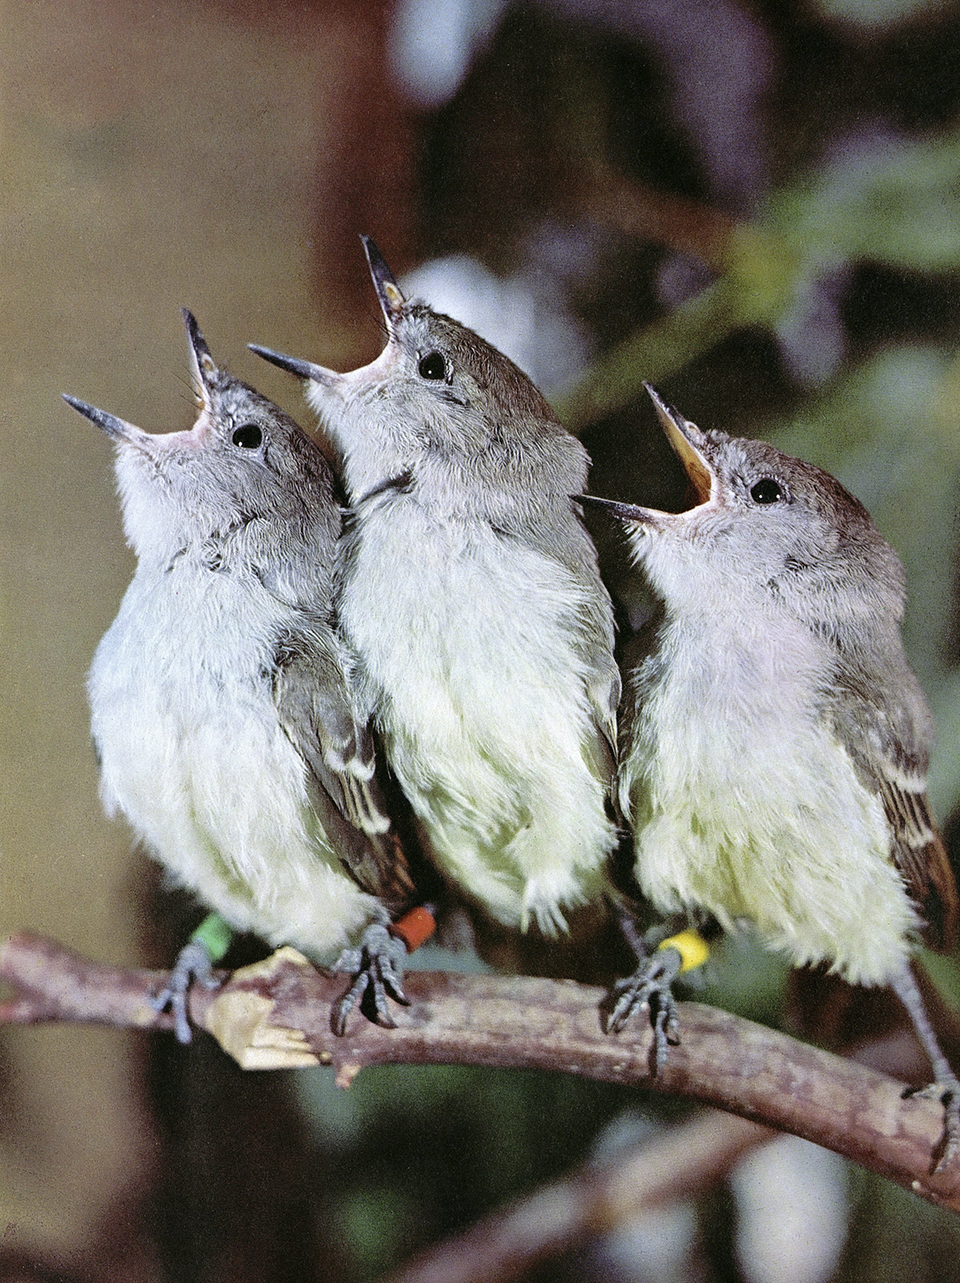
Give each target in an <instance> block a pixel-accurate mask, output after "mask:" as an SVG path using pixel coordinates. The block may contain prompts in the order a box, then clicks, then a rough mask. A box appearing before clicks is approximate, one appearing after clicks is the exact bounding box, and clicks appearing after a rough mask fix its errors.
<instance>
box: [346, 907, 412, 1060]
mask: <svg viewBox="0 0 960 1283" xmlns="http://www.w3.org/2000/svg"><path fill="white" fill-rule="evenodd" d="M406 960H407V946H406V944H405V943H404V941H403V940H402V939H400V938H399V937H398V936H395V935H393V934H392V932H391V931H390V930H389V928H388V927H386V926H384V925H383V924H382V923H380V922H372V923H371V924H370V926H368V927H367V929H366V930H365V931H364V933H363V936H362V938H361V940H360V943H359V945H357V947H356V948H355V949H344V951H343V953H341V955H340V957H339V958H338V959H337V960H336V962H335V963H333V965H332V967H331V968H330V970H331V971H333V972H347V973H349V974H350V975H352V976H353V980H352V982H351V984H350V988H349V989H348V990H347V991H346V993H345V994H344V995H343V997H342V998H340V999H339V1000H338V1001H337V1002H335V1003H334V1004H333V1007H332V1008H331V1011H330V1028H331V1029H332V1030H333V1032H334V1033H335V1034H336V1035H337V1036H338V1037H340V1036H342V1035H343V1033H344V1031H345V1030H346V1027H347V1018H348V1017H349V1015H350V1012H351V1011H352V1010H353V1009H354V1007H355V1006H357V1004H358V1003H359V1004H360V1010H361V1011H362V1012H363V1014H364V1015H365V1016H366V1017H367V1019H368V1020H372V1021H373V1022H374V1024H377V1025H382V1026H383V1028H384V1029H395V1028H396V1024H395V1022H394V1020H393V1017H392V1016H391V1015H390V1005H389V1003H388V1001H387V1000H388V997H389V998H392V999H393V1000H394V1001H395V1002H399V1003H401V1004H402V1005H403V1006H405V1007H407V1006H409V1005H410V1000H409V999H408V998H407V996H406V994H405V993H404V992H403V972H404V967H405V965H406Z"/></svg>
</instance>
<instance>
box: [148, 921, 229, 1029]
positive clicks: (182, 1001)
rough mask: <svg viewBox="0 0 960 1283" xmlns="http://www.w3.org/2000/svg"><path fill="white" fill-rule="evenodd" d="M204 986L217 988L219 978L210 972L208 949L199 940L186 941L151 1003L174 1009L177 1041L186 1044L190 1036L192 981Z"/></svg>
mask: <svg viewBox="0 0 960 1283" xmlns="http://www.w3.org/2000/svg"><path fill="white" fill-rule="evenodd" d="M195 980H196V981H198V982H199V983H200V984H202V985H204V986H205V987H206V988H207V989H217V988H218V987H219V985H220V981H219V980H218V979H217V978H216V976H215V975H214V974H213V960H212V958H211V956H210V950H209V949H208V948H207V946H206V945H205V944H204V943H203V941H202V940H196V939H194V940H189V941H188V942H187V943H186V944H185V945H184V946H183V948H182V949H181V950H180V952H179V953H178V954H177V960H176V962H175V963H174V964H173V968H172V970H171V972H170V979H169V980H168V981H167V983H166V986H165V987H164V988H163V989H161V991H160V992H159V993H158V994H157V995H156V996H155V997H154V998H153V999H151V1003H150V1005H151V1006H152V1007H153V1009H154V1010H155V1011H166V1009H167V1008H168V1007H169V1008H170V1010H171V1011H172V1012H173V1030H174V1033H175V1034H176V1037H177V1042H179V1043H183V1044H186V1043H188V1042H190V1040H191V1038H192V1036H193V1035H192V1032H191V1029H190V1020H189V1017H188V1015H187V994H188V993H189V991H190V986H191V985H192V984H193V982H194V981H195Z"/></svg>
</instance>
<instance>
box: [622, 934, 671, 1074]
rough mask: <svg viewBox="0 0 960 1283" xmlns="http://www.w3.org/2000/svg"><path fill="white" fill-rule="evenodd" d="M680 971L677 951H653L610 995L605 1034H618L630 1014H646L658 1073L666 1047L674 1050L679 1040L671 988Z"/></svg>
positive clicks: (665, 1056) (661, 1067) (665, 1059)
mask: <svg viewBox="0 0 960 1283" xmlns="http://www.w3.org/2000/svg"><path fill="white" fill-rule="evenodd" d="M682 968H683V958H682V957H681V955H680V951H679V950H678V949H673V948H666V949H657V951H656V952H655V953H654V954H653V955H652V957H649V958H642V959H641V960H640V964H639V966H638V967H637V969H636V971H635V972H634V973H633V975H632V976H628V977H627V978H626V979H625V980H618V981H617V983H616V984H615V985H614V988H613V993H612V995H611V999H612V1005H611V1008H610V1013H609V1016H608V1018H607V1032H608V1033H619V1032H620V1030H621V1029H623V1027H624V1025H626V1023H627V1021H628V1020H629V1019H630V1017H631V1016H632V1015H633V1014H634V1012H637V1011H641V1012H648V1013H649V1018H650V1024H651V1026H652V1028H653V1040H654V1064H655V1070H656V1073H658V1074H659V1073H662V1072H663V1069H664V1068H665V1066H666V1063H667V1048H668V1046H673V1047H675V1046H676V1045H677V1044H678V1043H679V1041H680V1021H679V1018H678V1016H677V1004H676V1000H675V999H674V996H673V991H672V988H671V986H672V984H673V982H674V980H675V979H676V978H677V976H678V975H679V974H680V971H681V970H682Z"/></svg>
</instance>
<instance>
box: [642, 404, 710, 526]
mask: <svg viewBox="0 0 960 1283" xmlns="http://www.w3.org/2000/svg"><path fill="white" fill-rule="evenodd" d="M643 386H644V387H645V388H646V390H647V395H648V396H649V397H650V400H651V401H652V402H653V404H654V406H655V407H656V411H657V418H658V419H659V420H660V426H661V427H662V428H663V430H664V432H665V433H666V434H667V440H668V441H669V442H670V444H671V446H673V449H674V451H675V453H676V455H677V457H678V458H679V460H680V462H681V463H682V464H683V466H684V469H685V470H686V473H687V476H688V477H689V478H690V484H691V485H692V486H693V489H694V493H695V494H696V496H697V503H698V504H699V503H706V502H707V501H708V499H709V498H710V496H711V495H712V494H713V478H714V473H713V469H712V468H711V467H710V464H709V463H708V462H707V453H705V451H708V449H709V443H708V441H707V438H706V437H705V436H704V435H703V433H702V432H701V431H700V429H699V428H698V427H697V425H696V424H695V423H691V422H690V420H689V419H685V418H684V417H683V415H682V414H680V413H679V412H678V411H677V410H675V409H674V408H673V406H672V405H668V404H667V403H666V401H664V399H663V398H662V397H661V396H660V393H659V392H658V391H657V390H656V388H653V387H651V386H650V384H649V383H645V384H644V385H643Z"/></svg>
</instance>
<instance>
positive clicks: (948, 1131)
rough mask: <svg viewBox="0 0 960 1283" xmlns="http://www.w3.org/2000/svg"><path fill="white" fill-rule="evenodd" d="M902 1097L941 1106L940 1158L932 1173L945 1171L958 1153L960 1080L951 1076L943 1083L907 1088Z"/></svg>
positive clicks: (959, 1143) (959, 1146) (959, 1139)
mask: <svg viewBox="0 0 960 1283" xmlns="http://www.w3.org/2000/svg"><path fill="white" fill-rule="evenodd" d="M903 1095H904V1099H906V1098H907V1097H908V1096H922V1097H924V1099H926V1100H939V1101H940V1103H941V1104H942V1105H943V1136H942V1138H941V1140H940V1143H939V1145H938V1146H937V1149H938V1151H939V1154H940V1157H939V1158H938V1159H937V1161H936V1164H935V1165H934V1168H933V1171H934V1174H935V1175H936V1174H937V1173H939V1172H942V1171H945V1170H946V1169H947V1168H948V1167H949V1166H950V1164H951V1163H952V1162H953V1160H954V1159H955V1158H956V1156H957V1154H958V1153H960V1079H957V1078H955V1077H953V1075H951V1076H950V1078H949V1079H947V1080H946V1081H945V1082H934V1083H927V1085H926V1086H925V1087H907V1088H906V1090H905V1091H904V1093H903Z"/></svg>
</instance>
